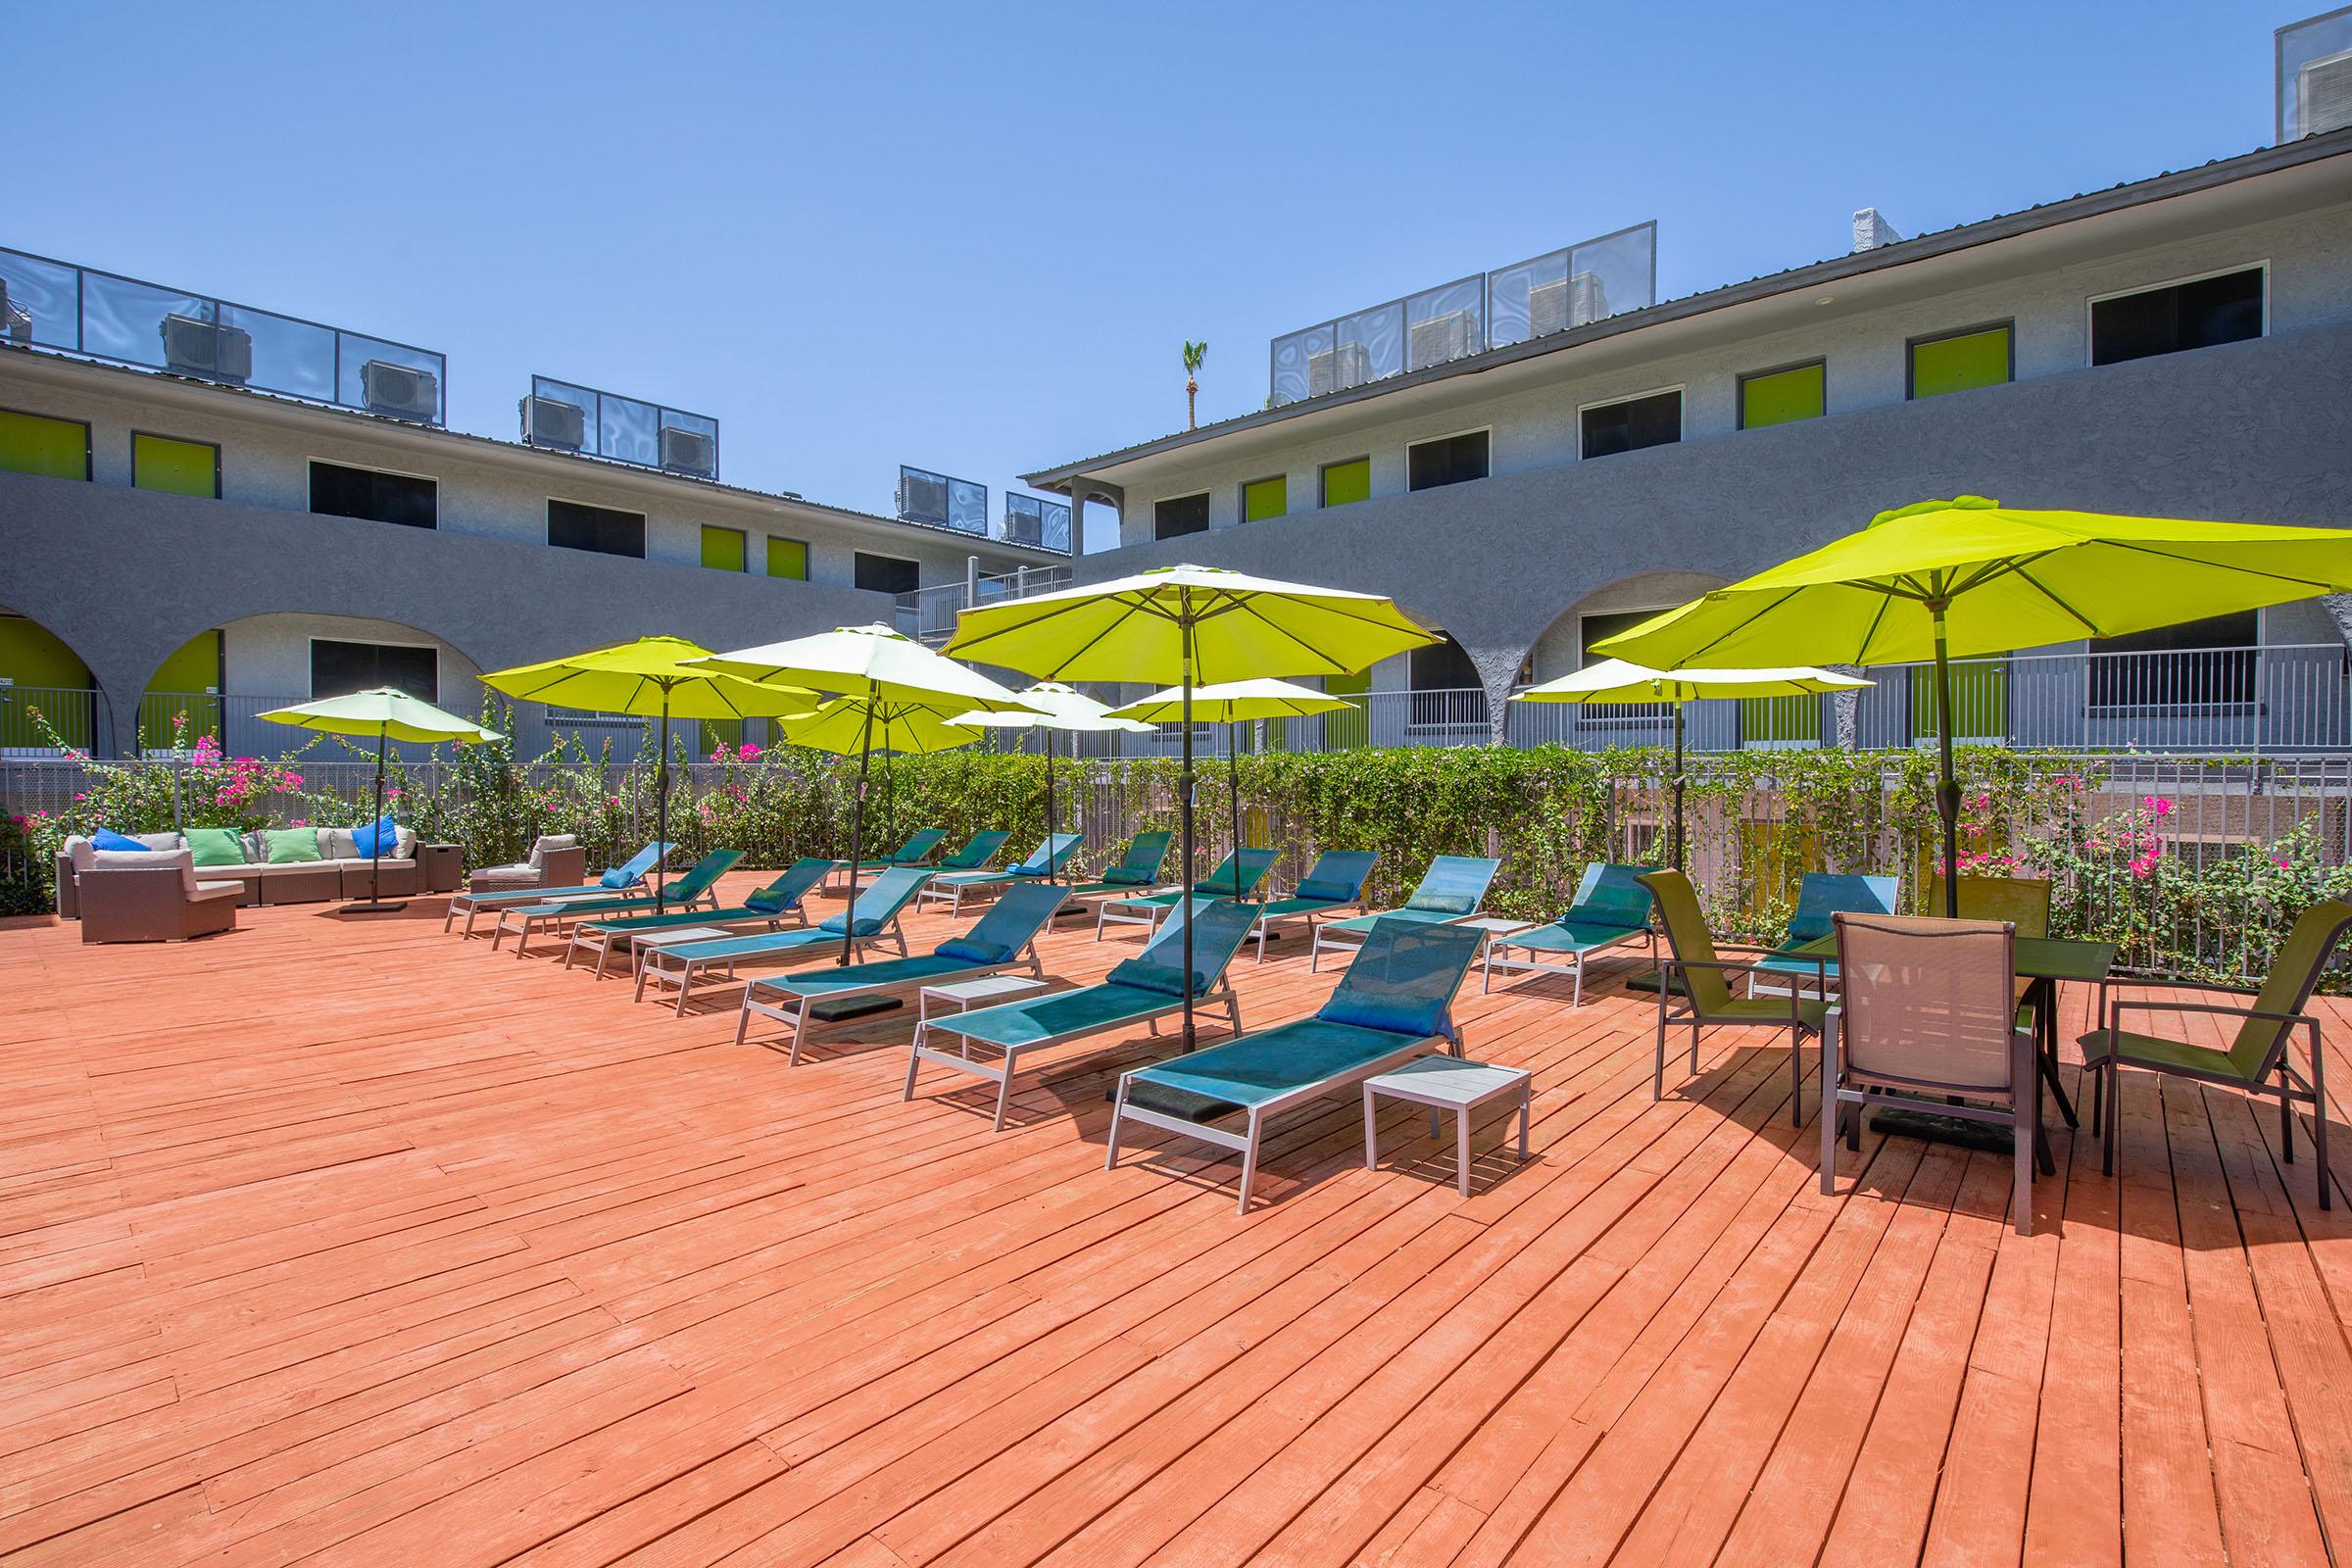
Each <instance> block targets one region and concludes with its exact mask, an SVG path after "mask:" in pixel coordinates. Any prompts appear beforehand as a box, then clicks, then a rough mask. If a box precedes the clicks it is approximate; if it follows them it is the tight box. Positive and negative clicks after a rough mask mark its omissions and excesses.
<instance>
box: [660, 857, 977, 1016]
mask: <svg viewBox="0 0 2352 1568" xmlns="http://www.w3.org/2000/svg"><path fill="white" fill-rule="evenodd" d="M930 875H931V873H930V872H928V871H926V870H924V869H923V868H922V867H920V866H916V865H902V866H898V867H895V868H894V869H892V870H888V871H884V872H883V873H881V874H880V875H879V876H877V877H875V878H874V879H873V881H871V882H869V883H867V884H866V885H865V886H864V887H862V888H860V889H858V902H857V903H855V904H853V905H851V906H850V907H849V908H848V909H846V910H844V911H843V912H842V913H840V914H836V915H829V916H827V917H826V918H825V919H823V920H820V921H818V922H817V923H816V924H815V925H812V926H810V927H809V928H808V929H807V930H805V931H763V932H758V933H755V934H753V935H751V936H742V937H714V938H712V939H711V941H709V942H681V943H678V944H676V945H675V946H670V947H660V948H649V949H648V950H646V954H645V957H644V960H643V961H642V962H640V963H639V964H638V965H637V989H636V991H635V993H634V994H633V996H632V999H631V1000H633V1001H643V1000H644V998H645V983H646V982H647V981H648V980H651V981H653V982H654V983H655V984H656V985H663V986H674V987H676V988H677V993H678V1006H677V1010H678V1012H679V1013H681V1014H683V1013H684V1012H685V1011H686V994H687V993H688V992H690V991H692V990H693V989H694V982H695V980H696V978H697V977H698V976H700V975H701V974H703V972H704V971H706V970H709V969H722V970H724V971H725V972H726V977H727V978H728V979H729V980H732V979H734V978H735V970H736V968H737V967H738V966H739V965H741V964H746V963H761V964H782V963H785V962H788V961H790V960H791V959H793V958H796V957H806V956H810V955H813V954H818V953H839V952H840V951H841V934H842V930H843V928H844V926H847V927H848V929H849V932H850V941H851V945H852V946H853V948H862V947H865V946H867V945H869V944H871V943H875V942H880V941H883V940H884V939H886V938H887V939H888V940H890V941H893V942H896V943H897V944H898V945H899V956H901V957H904V956H906V954H907V933H906V932H905V931H904V930H903V929H901V928H900V925H899V916H900V915H901V914H902V913H904V912H905V911H906V908H907V906H908V905H909V904H912V903H913V902H914V895H915V893H916V892H917V891H918V890H920V889H921V887H922V885H923V883H924V881H925V880H926V879H928V878H929V877H930Z"/></svg>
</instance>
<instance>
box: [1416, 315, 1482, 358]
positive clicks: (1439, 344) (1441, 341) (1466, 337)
mask: <svg viewBox="0 0 2352 1568" xmlns="http://www.w3.org/2000/svg"><path fill="white" fill-rule="evenodd" d="M1405 338H1406V342H1405V366H1406V368H1408V369H1414V370H1418V369H1421V368H1425V367H1427V366H1432V365H1444V364H1445V363H1446V361H1448V360H1458V359H1461V358H1462V357H1463V356H1465V355H1470V354H1476V353H1477V352H1478V341H1477V339H1478V330H1477V325H1476V323H1475V322H1474V321H1473V320H1472V319H1471V317H1470V313H1469V312H1468V311H1447V312H1446V314H1445V315H1444V316H1432V317H1427V318H1425V319H1421V320H1418V321H1415V322H1414V323H1413V325H1412V329H1411V330H1410V331H1409V332H1407V333H1406V334H1405Z"/></svg>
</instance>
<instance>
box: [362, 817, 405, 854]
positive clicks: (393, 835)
mask: <svg viewBox="0 0 2352 1568" xmlns="http://www.w3.org/2000/svg"><path fill="white" fill-rule="evenodd" d="M399 832H400V830H399V829H398V828H396V827H395V826H393V823H392V819H391V818H390V817H388V816H387V817H385V818H384V819H383V820H382V821H380V822H370V823H368V825H367V826H366V827H355V828H353V829H352V830H351V842H352V844H353V846H354V847H355V848H356V849H358V851H359V852H360V858H361V859H363V860H372V859H374V858H376V856H377V854H378V853H379V851H378V850H377V847H376V846H377V844H378V842H379V841H380V842H381V844H382V846H383V847H382V850H381V851H380V853H381V854H384V855H390V854H391V853H392V850H393V846H394V845H395V844H396V843H397V842H399Z"/></svg>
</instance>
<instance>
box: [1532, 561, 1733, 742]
mask: <svg viewBox="0 0 2352 1568" xmlns="http://www.w3.org/2000/svg"><path fill="white" fill-rule="evenodd" d="M1723 582H1724V579H1723V578H1721V577H1717V576H1710V575H1708V574H1706V573H1704V572H1695V571H1644V572H1638V573H1636V574H1634V575H1632V576H1629V577H1620V578H1619V579H1617V580H1616V581H1615V582H1612V583H1607V584H1604V585H1603V586H1601V587H1599V588H1595V589H1594V590H1593V591H1592V592H1591V593H1589V594H1586V595H1585V596H1584V597H1583V598H1581V599H1578V600H1577V601H1576V602H1575V603H1574V604H1572V605H1570V606H1569V607H1568V608H1567V609H1565V610H1563V611H1561V612H1560V613H1558V614H1557V615H1555V616H1553V617H1552V620H1551V624H1550V625H1548V626H1546V627H1544V632H1543V634H1542V635H1541V636H1539V637H1538V638H1537V639H1536V641H1535V644H1534V646H1533V647H1531V648H1530V649H1529V650H1528V654H1527V659H1526V661H1525V662H1524V663H1523V664H1522V665H1521V678H1522V679H1523V680H1525V681H1526V682H1527V683H1529V684H1531V685H1536V684H1541V683H1542V682H1544V681H1548V680H1557V679H1559V678H1560V677H1561V676H1562V675H1569V674H1573V673H1575V672H1576V671H1577V670H1580V669H1582V668H1584V667H1585V666H1586V665H1587V664H1590V663H1593V662H1597V661H1599V660H1600V659H1602V658H1605V657H1606V656H1605V655H1599V654H1594V653H1593V644H1594V643H1597V642H1600V641H1602V640H1604V639H1606V638H1609V637H1614V636H1616V635H1617V634H1618V633H1619V632H1622V631H1627V630H1630V629H1632V628H1633V627H1635V626H1637V625H1640V624H1641V623H1642V621H1644V620H1647V619H1648V618H1649V617H1650V616H1652V615H1654V614H1656V613H1659V612H1660V611H1663V610H1672V609H1674V608H1675V607H1676V606H1678V605H1684V604H1688V603H1690V602H1691V600H1693V599H1696V598H1697V597H1698V596H1699V595H1701V594H1703V593H1705V592H1706V591H1707V590H1708V589H1710V588H1719V587H1721V586H1722V585H1723ZM1738 710H1739V705H1738V704H1736V703H1699V704H1693V705H1692V706H1691V710H1690V711H1689V712H1688V713H1687V714H1686V724H1687V728H1688V732H1689V738H1690V740H1691V744H1692V745H1700V746H1703V749H1708V750H1729V749H1732V748H1735V747H1737V746H1738V745H1739V744H1740V742H1739V736H1740V726H1739V720H1740V714H1739V711H1738ZM1673 725H1674V711H1673V710H1672V709H1671V708H1669V707H1668V706H1667V705H1665V704H1663V703H1583V704H1550V703H1514V704H1512V705H1511V713H1510V734H1511V738H1512V740H1513V742H1514V743H1517V744H1521V745H1533V744H1537V743H1540V742H1546V741H1551V742H1558V743H1560V744H1562V745H1567V746H1579V747H1584V748H1587V749H1589V750H1598V749H1600V748H1604V747H1609V746H1653V745H1663V744H1666V743H1668V742H1669V741H1671V740H1672V738H1673ZM1702 725H1703V726H1705V730H1704V738H1703V743H1702V739H1701V726H1702Z"/></svg>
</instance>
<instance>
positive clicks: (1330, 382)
mask: <svg viewBox="0 0 2352 1568" xmlns="http://www.w3.org/2000/svg"><path fill="white" fill-rule="evenodd" d="M1371 379H1372V355H1371V351H1370V350H1368V349H1366V348H1365V347H1364V346H1363V345H1362V344H1361V343H1343V344H1341V345H1340V346H1339V347H1338V348H1336V349H1325V350H1324V351H1323V352H1322V353H1320V354H1309V355H1308V356H1307V357H1306V395H1307V396H1308V397H1310V398H1312V397H1320V396H1322V395H1323V394H1324V393H1326V392H1345V391H1347V390H1348V388H1349V387H1351V386H1362V385H1363V384H1364V383H1365V382H1366V381H1369V380H1371Z"/></svg>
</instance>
